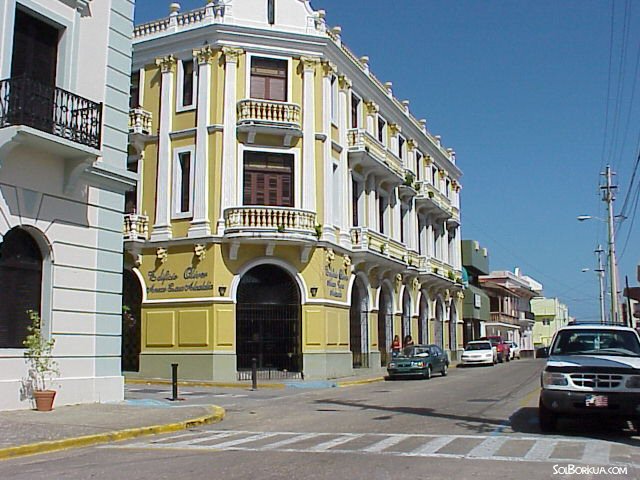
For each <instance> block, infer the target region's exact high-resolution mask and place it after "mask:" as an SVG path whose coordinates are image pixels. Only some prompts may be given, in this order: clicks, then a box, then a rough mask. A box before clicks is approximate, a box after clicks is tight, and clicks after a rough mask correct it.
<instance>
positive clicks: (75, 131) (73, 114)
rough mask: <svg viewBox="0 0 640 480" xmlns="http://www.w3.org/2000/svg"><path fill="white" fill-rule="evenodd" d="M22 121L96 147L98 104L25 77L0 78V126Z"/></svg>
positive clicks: (99, 124) (99, 123)
mask: <svg viewBox="0 0 640 480" xmlns="http://www.w3.org/2000/svg"><path fill="white" fill-rule="evenodd" d="M11 125H14V126H17V125H26V126H29V127H32V128H35V129H36V130H40V131H42V132H46V133H50V134H53V135H55V136H57V137H61V138H64V139H66V140H70V141H72V142H75V143H80V144H82V145H87V146H89V147H93V148H96V149H99V148H100V141H101V135H102V104H101V103H96V102H92V101H91V100H87V99H86V98H83V97H80V96H79V95H76V94H74V93H71V92H67V91H66V90H63V89H61V88H57V87H53V86H51V85H45V84H43V83H40V82H38V81H36V80H33V79H31V78H27V77H14V78H8V79H5V80H0V128H3V127H8V126H11Z"/></svg>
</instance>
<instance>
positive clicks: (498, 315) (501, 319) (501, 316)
mask: <svg viewBox="0 0 640 480" xmlns="http://www.w3.org/2000/svg"><path fill="white" fill-rule="evenodd" d="M490 317H491V321H492V322H494V323H508V324H511V325H518V319H517V318H516V317H514V316H513V315H509V314H507V313H502V312H491V313H490Z"/></svg>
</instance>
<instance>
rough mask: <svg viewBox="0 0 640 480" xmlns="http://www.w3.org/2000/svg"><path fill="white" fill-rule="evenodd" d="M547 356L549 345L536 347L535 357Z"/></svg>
mask: <svg viewBox="0 0 640 480" xmlns="http://www.w3.org/2000/svg"><path fill="white" fill-rule="evenodd" d="M547 357H549V347H538V348H536V358H547Z"/></svg>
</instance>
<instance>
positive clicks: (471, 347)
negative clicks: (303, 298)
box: [465, 342, 491, 350]
mask: <svg viewBox="0 0 640 480" xmlns="http://www.w3.org/2000/svg"><path fill="white" fill-rule="evenodd" d="M465 350H491V344H490V343H489V342H482V343H470V344H469V345H467V348H465Z"/></svg>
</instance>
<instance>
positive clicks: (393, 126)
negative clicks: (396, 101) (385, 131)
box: [388, 123, 402, 137]
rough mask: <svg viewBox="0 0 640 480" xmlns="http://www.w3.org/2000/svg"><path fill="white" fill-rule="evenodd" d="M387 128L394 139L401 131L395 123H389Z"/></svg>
mask: <svg viewBox="0 0 640 480" xmlns="http://www.w3.org/2000/svg"><path fill="white" fill-rule="evenodd" d="M388 127H389V134H390V135H391V136H393V137H396V136H397V135H398V134H399V133H400V131H401V130H402V129H401V128H400V125H398V124H397V123H390V124H389V125H388Z"/></svg>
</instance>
